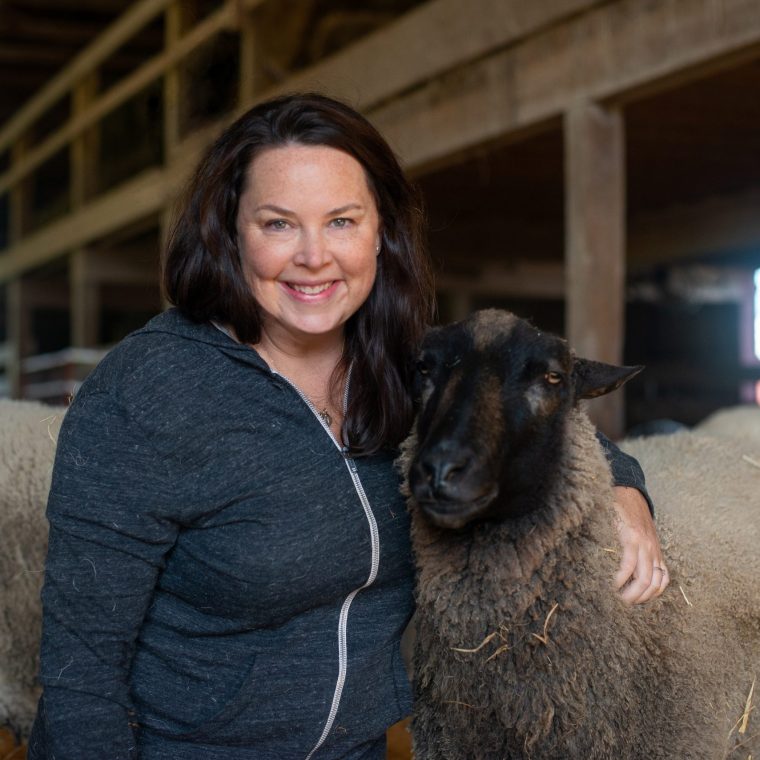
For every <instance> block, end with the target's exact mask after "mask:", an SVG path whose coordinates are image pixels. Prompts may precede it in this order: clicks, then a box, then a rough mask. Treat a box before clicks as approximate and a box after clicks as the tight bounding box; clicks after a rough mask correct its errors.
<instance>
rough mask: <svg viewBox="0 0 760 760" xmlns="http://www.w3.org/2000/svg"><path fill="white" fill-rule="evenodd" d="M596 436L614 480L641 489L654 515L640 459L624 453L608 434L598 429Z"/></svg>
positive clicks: (621, 484)
mask: <svg viewBox="0 0 760 760" xmlns="http://www.w3.org/2000/svg"><path fill="white" fill-rule="evenodd" d="M596 437H597V438H598V439H599V443H601V444H602V450H603V451H604V455H605V456H606V457H607V461H608V462H609V463H610V470H611V471H612V482H613V483H614V484H615V485H616V486H627V487H628V488H635V489H637V490H638V491H640V492H641V495H642V496H643V497H644V498H645V499H646V500H647V504H648V505H649V512H650V513H651V515H652V517H654V504H653V503H652V499H651V498H649V493H648V492H647V486H646V481H645V479H644V471H643V470H642V469H641V465H640V464H639V462H638V460H637V459H634V458H633V457H632V456H630V455H629V454H624V453H623V452H622V451H621V450H620V449H619V448H618V447H617V446H615V444H614V443H613V442H612V441H611V440H610V439H609V438H607V436H605V435H604V434H603V433H600V432H599V431H598V430H597V432H596Z"/></svg>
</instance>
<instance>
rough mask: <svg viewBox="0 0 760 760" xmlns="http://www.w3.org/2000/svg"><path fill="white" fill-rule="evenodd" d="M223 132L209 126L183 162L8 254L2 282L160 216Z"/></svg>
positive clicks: (182, 155) (189, 142)
mask: <svg viewBox="0 0 760 760" xmlns="http://www.w3.org/2000/svg"><path fill="white" fill-rule="evenodd" d="M218 129H219V125H212V126H209V127H208V128H206V129H203V130H199V131H198V132H196V133H194V134H193V135H192V137H190V138H188V139H186V140H185V141H183V143H182V147H181V149H180V151H179V153H178V160H177V161H176V162H174V163H173V164H172V165H171V166H170V167H168V168H166V169H148V170H146V171H144V172H143V173H141V174H140V175H138V176H137V177H135V178H134V179H132V180H129V181H127V182H125V183H123V184H122V185H119V187H117V188H115V189H114V190H112V191H110V192H108V193H104V194H103V195H100V196H98V197H97V198H95V199H92V200H91V201H90V202H89V203H88V204H87V205H86V206H84V207H83V208H81V209H79V210H77V211H74V212H73V213H71V214H69V215H67V216H65V217H63V218H61V219H59V220H57V221H55V222H53V223H51V224H50V225H48V226H47V227H45V228H44V229H42V230H40V231H39V232H37V233H35V234H33V235H28V236H27V237H25V238H24V239H23V240H21V241H19V242H18V243H17V244H16V245H12V246H11V247H10V248H9V249H6V251H5V253H4V255H2V256H0V282H3V281H5V280H8V279H10V278H12V277H14V276H16V275H17V274H18V273H20V272H24V271H26V270H27V269H31V268H33V267H36V266H39V265H41V264H44V263H45V262H47V261H50V260H51V259H54V258H56V257H58V256H61V255H63V254H65V253H67V252H68V251H71V250H73V249H76V248H78V247H79V246H83V245H86V244H87V243H89V242H91V241H92V240H96V239H98V238H100V237H103V236H105V235H108V234H110V233H112V232H113V231H114V230H118V229H119V228H121V227H125V226H127V225H129V224H132V223H135V222H138V221H140V220H141V219H144V218H146V217H150V216H154V215H158V214H159V213H160V212H161V210H162V209H163V208H165V207H166V206H168V205H169V204H171V203H172V202H173V201H174V199H175V197H176V195H177V193H178V192H179V191H180V190H181V188H182V186H183V185H184V183H185V182H186V181H187V179H188V177H189V176H190V173H191V172H192V170H193V168H194V166H195V163H196V162H197V161H198V159H199V158H200V156H201V155H202V152H203V150H204V149H205V147H206V146H207V145H208V143H209V142H210V140H211V139H213V138H214V137H215V136H216V133H217V132H218Z"/></svg>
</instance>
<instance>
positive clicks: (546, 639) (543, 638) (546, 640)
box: [531, 602, 559, 645]
mask: <svg viewBox="0 0 760 760" xmlns="http://www.w3.org/2000/svg"><path fill="white" fill-rule="evenodd" d="M557 607H559V604H557V603H556V602H555V604H554V607H552V608H551V609H550V610H549V614H548V615H547V616H546V620H544V632H543V635H542V634H540V633H533V634H531V635H532V636H535V637H536V638H537V639H538V640H539V641H540V642H541V643H542V644H544V645H546V644H548V643H549V636H548V635H547V629H548V627H549V620H551V617H552V615H553V614H554V612H555V610H556V609H557Z"/></svg>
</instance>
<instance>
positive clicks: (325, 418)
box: [317, 409, 332, 427]
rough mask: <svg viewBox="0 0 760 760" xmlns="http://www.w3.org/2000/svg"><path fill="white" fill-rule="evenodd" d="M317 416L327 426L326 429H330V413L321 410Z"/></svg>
mask: <svg viewBox="0 0 760 760" xmlns="http://www.w3.org/2000/svg"><path fill="white" fill-rule="evenodd" d="M317 414H318V415H319V416H320V418H321V419H322V421H323V422H324V423H325V425H327V427H330V426H331V425H332V417H331V416H330V413H329V412H328V411H327V409H323V410H322V411H321V412H319V411H318V412H317Z"/></svg>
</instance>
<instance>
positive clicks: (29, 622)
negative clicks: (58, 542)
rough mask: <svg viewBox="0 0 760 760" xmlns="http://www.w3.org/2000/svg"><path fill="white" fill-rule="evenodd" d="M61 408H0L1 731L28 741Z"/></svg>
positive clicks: (4, 404) (16, 404)
mask: <svg viewBox="0 0 760 760" xmlns="http://www.w3.org/2000/svg"><path fill="white" fill-rule="evenodd" d="M64 412H65V409H63V408H53V407H50V406H44V405H43V404H38V403H34V402H22V401H0V541H2V551H0V727H1V726H5V725H7V726H10V727H12V728H13V729H14V730H15V731H17V732H19V733H20V734H21V735H22V736H25V735H27V734H28V732H29V729H30V728H31V724H32V720H33V719H34V713H35V710H36V707H37V698H38V696H39V689H38V687H37V684H36V674H37V666H38V650H39V639H40V625H41V620H42V609H41V605H40V586H41V585H42V577H43V565H44V562H45V552H46V551H47V534H48V525H47V520H46V519H45V504H46V502H47V494H48V490H49V489H50V476H51V473H52V469H53V459H54V456H55V445H56V439H57V437H58V430H59V428H60V424H61V420H62V418H63V415H64Z"/></svg>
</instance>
